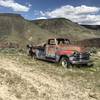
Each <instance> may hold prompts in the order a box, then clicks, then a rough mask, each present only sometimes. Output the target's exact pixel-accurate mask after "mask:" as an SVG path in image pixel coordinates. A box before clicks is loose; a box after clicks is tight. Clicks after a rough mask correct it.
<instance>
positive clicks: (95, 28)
mask: <svg viewBox="0 0 100 100" xmlns="http://www.w3.org/2000/svg"><path fill="white" fill-rule="evenodd" d="M81 26H83V27H85V28H88V29H92V30H100V25H81Z"/></svg>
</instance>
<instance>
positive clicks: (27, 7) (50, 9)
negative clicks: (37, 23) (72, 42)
mask: <svg viewBox="0 0 100 100" xmlns="http://www.w3.org/2000/svg"><path fill="white" fill-rule="evenodd" d="M0 13H17V14H21V15H22V16H23V17H24V18H26V19H28V20H34V19H47V18H59V17H63V18H66V19H69V20H71V21H74V22H78V23H79V24H93V25H94V24H96V25H97V24H98V25H100V1H99V0H0Z"/></svg>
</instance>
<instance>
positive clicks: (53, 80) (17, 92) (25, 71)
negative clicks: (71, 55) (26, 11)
mask: <svg viewBox="0 0 100 100" xmlns="http://www.w3.org/2000/svg"><path fill="white" fill-rule="evenodd" d="M95 73H97V74H95ZM98 73H100V72H98V71H96V70H94V69H92V68H91V71H90V69H89V70H88V68H87V69H86V68H85V69H84V68H83V69H80V68H73V69H64V68H62V67H60V66H58V65H55V64H52V63H47V62H43V61H34V60H33V59H30V58H27V57H26V58H24V57H23V55H20V56H17V57H16V56H10V57H9V56H3V55H0V100H100V78H99V77H100V74H98Z"/></svg>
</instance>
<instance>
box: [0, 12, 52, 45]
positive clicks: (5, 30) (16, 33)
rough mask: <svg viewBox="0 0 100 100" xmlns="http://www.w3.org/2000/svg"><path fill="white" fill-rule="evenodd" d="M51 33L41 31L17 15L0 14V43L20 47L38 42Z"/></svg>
mask: <svg viewBox="0 0 100 100" xmlns="http://www.w3.org/2000/svg"><path fill="white" fill-rule="evenodd" d="M41 35H42V36H43V37H44V38H45V37H48V35H49V36H50V35H51V33H50V32H48V31H47V30H43V29H41V28H39V27H38V26H36V25H34V24H33V23H32V22H30V21H28V20H25V19H24V18H23V17H22V16H20V15H18V14H0V42H1V43H2V42H3V43H4V42H5V43H6V42H12V43H18V44H20V45H23V44H26V43H28V42H39V40H42V38H43V37H41Z"/></svg>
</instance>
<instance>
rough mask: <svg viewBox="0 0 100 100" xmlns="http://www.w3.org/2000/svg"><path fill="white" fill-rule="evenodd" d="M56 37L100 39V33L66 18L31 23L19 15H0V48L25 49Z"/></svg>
mask: <svg viewBox="0 0 100 100" xmlns="http://www.w3.org/2000/svg"><path fill="white" fill-rule="evenodd" d="M54 36H64V37H65V36H66V37H67V38H69V39H71V40H82V39H87V38H94V37H99V36H100V33H96V31H93V30H92V31H91V30H90V29H86V28H84V27H82V26H80V25H78V24H77V23H73V22H71V21H70V20H67V19H64V18H56V19H48V20H35V21H29V20H26V19H24V18H23V17H22V16H21V15H19V14H9V13H6V14H5V13H4V14H3V13H1V14H0V47H4V46H5V47H7V46H8V47H9V45H10V46H15V47H18V46H21V47H22V46H23V47H25V45H26V44H29V43H32V44H38V43H42V42H44V41H46V40H47V39H48V38H50V37H54Z"/></svg>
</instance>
